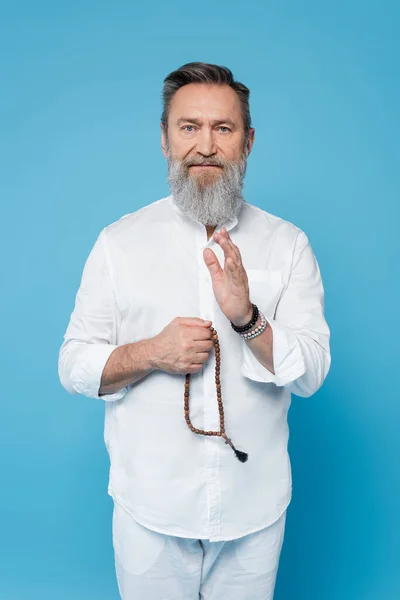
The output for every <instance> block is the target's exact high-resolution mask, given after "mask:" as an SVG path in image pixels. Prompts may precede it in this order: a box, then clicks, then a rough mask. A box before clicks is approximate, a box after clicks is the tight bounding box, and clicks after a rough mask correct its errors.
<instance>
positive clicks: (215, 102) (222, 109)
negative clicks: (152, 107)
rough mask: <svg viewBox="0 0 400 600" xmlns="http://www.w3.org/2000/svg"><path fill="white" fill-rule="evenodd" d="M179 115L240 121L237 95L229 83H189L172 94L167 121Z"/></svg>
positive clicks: (173, 119)
mask: <svg viewBox="0 0 400 600" xmlns="http://www.w3.org/2000/svg"><path fill="white" fill-rule="evenodd" d="M181 117H192V118H204V119H217V120H220V119H221V120H223V119H231V120H234V121H240V120H241V117H242V113H241V106H240V100H239V96H238V95H237V93H236V92H235V90H233V89H232V88H231V87H229V85H210V84H204V83H189V84H187V85H184V86H183V87H181V88H180V89H179V90H178V91H177V92H176V93H175V94H174V96H173V98H172V100H171V104H170V108H169V116H168V121H170V122H175V121H177V120H178V119H179V118H181Z"/></svg>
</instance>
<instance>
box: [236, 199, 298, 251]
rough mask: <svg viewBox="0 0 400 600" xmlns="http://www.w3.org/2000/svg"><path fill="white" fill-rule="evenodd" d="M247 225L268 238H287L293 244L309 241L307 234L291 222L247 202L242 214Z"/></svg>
mask: <svg viewBox="0 0 400 600" xmlns="http://www.w3.org/2000/svg"><path fill="white" fill-rule="evenodd" d="M242 217H243V220H244V221H246V225H250V226H251V227H252V228H255V232H256V233H258V234H260V233H264V234H265V235H268V236H271V235H272V236H277V237H279V238H285V239H286V240H287V242H292V243H293V244H294V243H295V242H296V240H300V239H303V240H304V239H305V240H306V239H307V236H306V234H305V232H304V231H303V230H302V229H300V227H297V225H295V224H294V223H292V222H291V221H288V220H286V219H283V218H282V217H278V216H277V215H275V214H273V213H270V212H268V211H266V210H263V209H262V208H260V207H259V206H255V205H254V204H250V203H248V202H245V204H244V207H243V212H242Z"/></svg>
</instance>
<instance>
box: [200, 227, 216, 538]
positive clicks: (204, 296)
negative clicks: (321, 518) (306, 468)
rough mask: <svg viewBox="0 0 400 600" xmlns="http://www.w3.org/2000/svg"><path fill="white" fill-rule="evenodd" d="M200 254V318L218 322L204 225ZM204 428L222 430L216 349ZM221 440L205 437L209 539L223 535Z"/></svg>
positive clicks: (208, 368) (208, 367)
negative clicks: (218, 403) (216, 384)
mask: <svg viewBox="0 0 400 600" xmlns="http://www.w3.org/2000/svg"><path fill="white" fill-rule="evenodd" d="M196 241H197V244H196V245H197V256H198V266H199V309H200V318H202V319H206V320H210V321H212V322H213V324H214V323H215V299H214V292H213V289H212V284H211V276H210V273H209V271H208V268H207V265H206V264H205V262H204V258H203V250H204V249H205V248H206V247H207V246H208V244H207V240H206V232H205V228H204V226H203V227H202V229H201V231H200V230H199V231H197V232H196ZM202 372H203V394H204V429H205V430H206V431H218V430H219V413H218V405H217V400H216V389H215V352H214V351H213V350H212V351H211V354H210V358H209V360H208V361H207V362H206V363H205V364H204V366H203V371H202ZM217 440H218V441H220V442H221V440H219V438H217V437H216V436H205V437H204V449H205V464H206V477H207V498H208V530H209V539H210V540H212V541H218V540H219V539H220V538H221V479H220V451H219V447H218V444H217V443H216V442H217Z"/></svg>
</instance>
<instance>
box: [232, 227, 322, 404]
mask: <svg viewBox="0 0 400 600" xmlns="http://www.w3.org/2000/svg"><path fill="white" fill-rule="evenodd" d="M265 317H266V319H267V321H268V322H269V324H270V326H271V328H272V333H273V357H274V371H275V375H274V374H273V373H271V372H270V371H269V370H268V369H267V368H266V367H264V366H263V365H262V364H261V363H260V362H259V361H258V359H257V358H256V357H255V355H254V354H253V353H252V351H251V350H250V347H249V345H248V342H247V341H246V340H245V339H244V338H243V342H242V343H243V362H242V368H241V373H242V375H244V376H245V377H247V378H249V379H252V380H254V381H260V382H265V383H274V384H275V385H276V386H284V387H286V388H287V389H289V390H290V392H292V393H293V394H296V395H298V396H302V397H308V396H311V395H312V394H314V393H315V392H316V391H317V390H318V389H319V388H320V387H321V385H322V384H323V382H324V380H325V378H326V376H327V374H328V372H329V369H330V364H331V356H330V346H329V340H330V331H329V328H328V325H327V323H326V320H325V317H324V289H323V284H322V279H321V273H320V269H319V266H318V262H317V259H316V258H315V255H314V253H313V251H312V248H311V245H310V243H309V241H308V238H307V236H306V234H305V233H304V232H302V231H300V233H299V234H298V236H297V238H296V243H295V247H294V251H293V258H292V265H291V270H290V274H289V277H288V282H287V284H286V286H285V288H284V290H283V292H282V294H281V297H280V300H279V302H278V305H277V308H276V311H275V316H274V318H272V317H271V315H265Z"/></svg>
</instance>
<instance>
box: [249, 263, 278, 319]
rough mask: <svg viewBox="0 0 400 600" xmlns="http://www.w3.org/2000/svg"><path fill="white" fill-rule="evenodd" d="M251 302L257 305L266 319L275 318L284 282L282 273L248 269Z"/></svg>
mask: <svg viewBox="0 0 400 600" xmlns="http://www.w3.org/2000/svg"><path fill="white" fill-rule="evenodd" d="M246 273H247V279H248V282H249V292H250V301H251V302H253V303H254V304H257V306H258V308H259V309H260V310H261V312H263V313H264V315H265V316H266V317H269V318H273V319H274V318H275V313H276V309H277V306H278V303H279V300H280V298H281V295H282V292H283V288H284V282H283V277H282V273H281V272H280V271H276V270H271V269H246Z"/></svg>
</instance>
